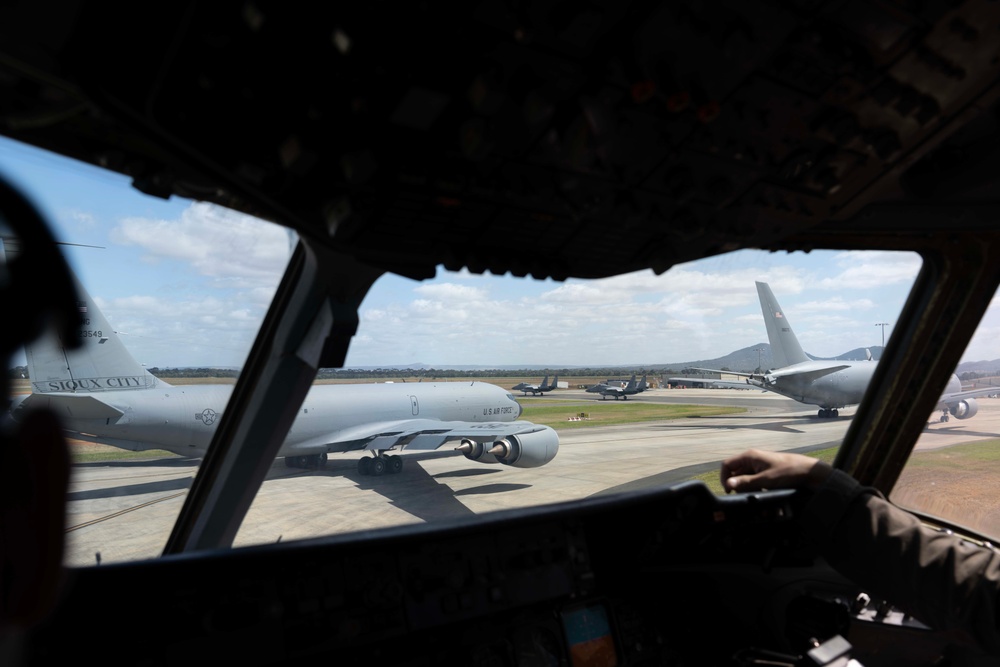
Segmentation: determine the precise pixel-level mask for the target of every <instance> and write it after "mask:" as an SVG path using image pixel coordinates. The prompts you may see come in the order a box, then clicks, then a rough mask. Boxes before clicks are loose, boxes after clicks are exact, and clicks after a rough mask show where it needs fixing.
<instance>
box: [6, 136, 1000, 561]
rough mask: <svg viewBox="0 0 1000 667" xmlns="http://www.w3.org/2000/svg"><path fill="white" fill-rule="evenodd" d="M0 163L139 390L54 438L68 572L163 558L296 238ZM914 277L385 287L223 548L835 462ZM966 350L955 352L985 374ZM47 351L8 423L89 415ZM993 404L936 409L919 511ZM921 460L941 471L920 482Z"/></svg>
mask: <svg viewBox="0 0 1000 667" xmlns="http://www.w3.org/2000/svg"><path fill="white" fill-rule="evenodd" d="M3 145H4V148H5V150H4V151H3V153H2V155H3V158H2V161H0V168H2V169H3V170H4V172H5V173H7V174H8V175H9V176H10V177H11V178H12V180H13V181H14V182H15V183H18V184H19V185H21V187H23V188H24V189H25V190H26V192H28V194H29V195H30V196H31V197H32V198H33V199H34V200H35V201H37V202H38V203H39V204H40V205H41V208H42V209H43V211H45V212H46V213H47V214H48V216H49V218H50V220H51V222H52V224H53V227H54V230H55V233H56V236H57V237H58V238H59V240H60V241H63V242H66V243H71V244H76V245H73V246H67V247H65V248H64V252H65V253H66V255H67V256H68V257H69V259H70V262H71V265H72V267H73V269H74V271H75V272H76V274H77V277H78V279H79V281H80V285H81V287H82V288H83V290H84V296H83V297H81V298H82V300H83V302H85V306H86V307H87V308H88V311H89V312H88V314H89V316H90V317H91V318H92V319H94V321H95V322H96V321H98V320H97V318H98V317H101V318H105V321H106V322H107V324H106V325H103V324H102V326H101V328H96V327H91V329H93V330H94V331H97V332H98V334H99V335H97V338H96V340H97V341H100V340H101V339H108V342H106V343H95V344H96V345H102V344H103V345H107V346H108V348H102V349H110V347H111V346H112V345H113V344H117V345H118V346H119V348H120V350H122V351H124V352H122V354H124V355H127V356H123V357H122V359H120V360H119V362H118V363H120V364H126V365H127V364H131V363H134V364H136V366H135V368H136V369H138V370H135V371H134V375H136V376H141V377H145V374H147V373H148V375H149V376H150V377H151V378H152V380H150V381H149V385H150V386H148V387H146V386H144V388H143V390H141V391H139V390H136V391H132V392H129V391H127V388H126V387H125V386H118V385H115V386H112V385H111V384H109V383H108V382H107V381H106V380H107V378H114V377H126V376H128V377H131V375H129V374H127V373H124V372H122V373H119V372H118V371H119V370H120V369H119V368H118V367H114V366H113V367H112V368H111V370H110V371H108V372H106V373H104V372H102V371H101V369H96V370H95V371H94V373H93V377H94V378H104V380H99V381H98V380H95V382H103V383H104V384H103V385H102V386H100V387H99V388H100V389H101V390H102V391H100V392H99V391H94V392H91V393H90V394H89V396H90V398H93V399H95V401H96V402H94V403H91V405H92V406H96V405H99V406H100V408H99V409H95V410H94V412H93V413H92V414H91V413H88V414H86V415H84V416H83V417H81V419H80V420H77V421H76V422H73V423H71V424H68V425H67V426H69V427H71V428H72V429H73V431H74V432H73V434H71V438H72V440H71V450H72V454H73V461H74V468H73V479H72V488H71V491H70V498H69V519H68V525H67V530H68V550H67V555H66V560H67V563H69V564H71V565H80V566H87V565H94V564H98V563H101V562H114V561H125V560H136V559H145V558H153V557H156V556H158V555H159V554H160V553H162V550H163V548H164V543H165V541H166V539H167V536H168V535H169V533H170V531H171V528H172V525H173V522H174V521H175V520H176V518H177V515H178V512H179V510H180V507H181V504H182V503H183V501H184V498H185V496H186V494H187V492H188V489H189V487H190V485H191V483H192V479H193V477H194V475H195V473H196V471H197V469H198V466H199V464H200V461H201V460H202V457H203V456H204V447H205V446H206V445H207V442H208V440H209V439H210V438H211V434H212V433H213V430H214V428H215V426H216V425H217V422H218V420H219V419H220V416H221V415H222V414H223V413H224V411H225V410H226V401H227V399H228V396H229V393H230V392H231V391H232V387H233V385H234V383H235V381H236V378H237V377H238V375H239V372H240V368H241V366H242V364H243V363H244V359H245V357H246V354H247V352H248V350H249V349H250V346H251V344H252V342H253V339H254V336H255V334H256V331H257V328H258V327H259V325H260V322H261V321H262V319H263V317H264V314H265V312H266V310H267V308H268V305H269V302H270V300H271V298H272V296H273V294H274V292H275V289H276V286H277V285H278V282H279V280H280V279H281V275H282V272H283V271H284V268H285V266H286V264H287V262H288V258H289V256H290V254H291V250H292V248H293V246H294V243H295V238H294V236H293V235H291V234H290V233H289V232H288V231H287V230H285V229H284V228H282V227H280V226H277V225H274V224H271V223H267V222H264V221H261V220H257V219H254V218H251V217H250V216H246V215H243V214H238V213H234V212H232V211H229V210H226V209H222V208H219V207H216V206H211V205H207V204H202V203H197V202H192V201H184V200H178V199H176V198H175V199H171V200H166V201H164V200H160V199H155V198H151V197H147V196H144V195H141V194H139V193H138V192H137V191H136V190H135V189H133V188H131V187H130V186H129V183H128V181H127V180H126V179H124V178H122V177H119V176H115V175H110V174H108V173H105V172H103V171H101V170H99V169H96V168H94V167H88V166H81V165H79V164H76V163H74V162H72V161H69V160H65V159H63V158H57V157H54V156H52V155H49V154H46V153H43V152H41V151H37V150H35V149H31V148H27V147H25V146H23V145H20V144H16V143H14V142H10V141H7V140H4V144H3ZM81 246H92V247H81ZM920 267H921V259H920V257H919V256H918V255H916V254H914V253H908V252H885V251H824V250H814V251H812V252H810V253H791V254H775V253H767V252H762V251H749V250H747V251H739V252H735V253H730V254H724V255H720V256H717V257H712V258H707V259H703V260H700V261H697V262H693V263H689V264H683V265H678V266H675V267H674V268H672V269H670V270H669V271H667V272H665V273H664V274H662V275H656V274H654V273H653V272H652V271H645V272H639V273H630V274H626V275H620V276H617V277H613V278H608V279H603V280H592V281H584V280H576V279H570V280H566V281H564V282H554V281H551V280H546V281H537V280H528V279H517V278H513V277H510V276H503V277H501V276H491V275H473V274H471V273H469V272H467V271H462V272H445V271H439V273H438V276H437V277H436V278H434V279H432V280H427V281H422V282H418V281H414V280H410V279H407V278H402V277H398V276H395V275H392V274H386V275H384V276H383V277H382V278H380V279H379V280H378V281H377V282H376V284H375V285H374V287H373V288H372V289H371V291H370V292H369V294H368V295H367V297H366V298H365V300H364V302H363V303H362V306H361V310H360V313H359V316H360V324H359V327H358V331H357V334H356V335H355V337H354V339H353V341H352V344H351V347H350V350H349V353H348V357H347V362H346V364H345V366H344V368H341V369H332V368H327V369H321V370H320V371H319V373H318V374H317V378H316V381H315V383H314V385H313V387H312V389H311V391H310V393H309V396H308V397H307V398H306V401H305V403H303V405H302V406H301V407H300V408H299V413H298V414H297V416H296V422H295V425H294V426H293V428H292V431H291V432H290V433H289V436H288V439H287V440H286V442H285V443H284V445H283V446H282V449H281V450H280V451H279V453H278V457H277V458H276V459H275V460H274V461H273V463H272V465H271V468H270V471H269V472H268V474H267V477H266V480H265V481H264V483H263V485H262V487H261V488H260V490H259V491H258V493H257V495H256V498H255V500H254V502H253V504H252V506H251V508H250V510H249V512H248V513H247V515H246V517H245V519H244V520H243V522H242V526H241V528H240V530H239V533H238V535H237V537H236V540H235V546H248V545H258V544H270V543H277V542H283V541H289V540H295V539H304V538H313V537H320V536H325V535H333V534H351V533H358V534H361V531H368V530H371V529H377V528H383V527H388V526H400V525H415V524H424V523H432V522H437V521H442V520H449V521H452V520H472V521H474V520H475V519H476V517H477V516H482V515H486V514H488V513H491V512H495V511H497V510H506V509H516V508H524V507H531V506H538V505H545V504H550V503H557V502H563V501H574V500H579V499H582V498H588V497H593V496H607V495H609V494H615V493H619V492H626V491H630V490H635V489H642V488H650V487H660V486H663V485H669V484H674V483H677V482H680V481H684V480H689V479H695V480H702V481H704V482H706V483H707V484H709V485H710V486H711V487H712V488H714V489H715V490H716V491H717V492H721V488H720V487H719V485H718V482H717V480H716V478H717V475H718V466H719V461H720V460H722V459H724V458H726V457H727V456H731V455H733V454H735V453H738V452H740V451H743V450H745V449H747V448H759V449H769V450H790V451H798V452H806V453H809V454H811V455H814V456H817V457H821V458H824V459H826V460H832V459H833V457H834V456H835V454H836V452H837V449H838V447H839V445H840V443H841V441H842V439H843V437H844V434H845V432H846V430H847V428H848V426H849V424H850V423H851V419H852V416H853V414H854V411H855V409H856V406H857V404H858V403H859V402H860V401H861V399H862V396H863V395H864V392H865V389H866V387H867V383H868V381H869V379H870V378H871V374H872V372H873V369H874V368H875V367H876V366H877V365H878V363H879V359H880V357H881V354H882V350H883V349H884V347H885V345H886V344H887V343H888V340H889V338H890V337H891V335H892V333H893V327H894V323H895V321H896V319H897V318H898V316H899V314H900V311H901V310H902V307H903V303H904V302H905V300H906V299H907V296H908V294H909V291H910V289H911V287H912V285H913V283H914V280H915V278H916V275H917V273H918V271H919V270H920ZM105 327H106V328H107V330H105ZM109 333H110V334H111V335H109ZM981 340H983V341H985V342H984V345H985V347H983V346H982V345H980V346H979V347H970V350H969V352H968V353H967V356H970V355H971V356H975V357H976V358H991V357H992V356H995V355H994V354H993V353H991V352H989V349H988V348H989V345H988V341H989V337H988V336H983V337H981ZM116 341H117V342H116ZM43 357H44V355H41V356H39V354H36V353H35V352H32V353H29V354H26V355H25V356H23V357H19V358H17V359H15V361H14V367H13V368H11V369H10V373H11V375H12V377H13V378H14V385H13V386H14V390H15V393H16V394H17V397H16V400H15V410H16V409H17V407H19V406H24V405H26V404H30V401H31V400H36V399H34V398H32V394H44V393H45V392H46V391H48V395H47V400H49V401H53V404H54V405H55V404H60V405H62V404H64V405H66V406H69V405H73V406H78V405H80V404H79V403H78V401H79V399H80V397H81V394H82V393H85V390H86V386H84V385H81V386H79V387H77V390H76V392H75V394H73V395H68V396H66V395H63V394H64V393H65V392H58V391H50V390H47V389H46V387H45V386H41V385H39V382H40V381H42V380H45V381H49V380H53V378H56V376H57V375H58V372H57V371H56V370H53V369H52V368H49V367H47V366H46V365H45V364H44V363H42V362H40V361H39V359H42V358H43ZM95 358H96V357H95ZM968 361H970V362H971V361H972V359H971V358H970V359H969V360H968ZM964 363H965V362H963V364H964ZM33 366H34V370H35V375H32V373H31V369H32V367H33ZM980 366H982V365H981V364H980V365H975V366H969V367H968V368H967V369H966V368H965V366H964V365H963V366H960V367H959V368H958V369H956V373H958V381H959V385H958V389H957V390H956V389H955V388H951V389H950V391H966V390H969V389H972V388H979V387H981V386H982V385H983V384H984V383H987V384H988V383H992V382H994V379H993V378H992V376H990V375H989V371H991V370H992V367H990V368H986V366H982V367H980ZM987 366H988V364H987ZM130 368H131V366H130ZM116 373H118V374H117V375H116ZM984 373H985V374H986V376H983V374H984ZM86 377H90V376H86ZM53 381H54V380H53ZM119 384H121V382H119ZM997 384H998V385H1000V382H997ZM53 386H55V385H53ZM989 386H992V385H989ZM111 390H114V391H111ZM998 391H1000V388H998ZM71 393H72V392H71ZM991 400H997V399H996V398H995V395H993V394H989V393H987V394H986V395H985V396H984V397H983V398H982V399H978V398H977V399H976V402H975V405H976V407H975V408H973V407H971V406H972V405H973V404H972V403H970V402H969V401H967V400H966V399H964V398H962V399H959V400H955V401H951V402H950V403H947V413H946V414H947V416H948V417H949V420H948V421H942V420H941V417H942V416H943V415H944V414H945V413H944V412H941V411H939V412H937V413H935V415H932V416H931V418H930V419H931V423H929V425H928V432H927V434H926V435H925V439H928V438H929V439H930V440H934V444H933V446H928V447H926V449H927V450H928V451H927V452H926V453H924V452H923V451H922V449H923V447H918V449H921V451H920V452H918V454H917V455H915V456H914V460H913V464H912V466H911V467H918V466H922V467H921V470H922V471H923V472H921V473H920V474H921V475H923V477H921V480H920V484H922V485H923V490H922V491H920V492H919V493H921V494H922V495H924V496H926V495H927V489H928V488H931V489H934V488H938V489H947V494H948V495H947V496H945V495H943V494H940V493H938V495H937V500H935V505H934V506H935V507H941V506H943V505H947V504H950V503H951V500H950V498H951V496H952V495H954V494H958V493H959V491H958V489H959V488H960V487H961V488H962V489H964V491H962V492H961V493H962V494H966V495H967V492H968V489H969V488H972V486H970V485H959V486H956V485H955V484H951V483H949V480H948V479H945V478H943V477H940V475H941V474H944V473H943V472H941V471H942V470H944V468H941V466H945V467H948V466H953V465H956V464H955V458H954V457H955V456H957V455H958V454H959V453H960V454H961V457H960V458H961V459H962V461H963V462H964V463H963V465H965V464H967V463H968V461H980V460H982V458H983V457H984V456H986V457H988V452H986V450H987V449H988V448H989V444H988V443H989V442H990V438H991V437H995V436H993V435H991V434H992V431H994V430H995V429H993V428H992V426H990V424H991V422H990V416H989V413H990V407H989V406H990V401H991ZM74 401H77V403H74ZM963 401H964V402H963ZM36 402H37V400H36ZM60 402H62V403H60ZM273 409H275V410H278V409H281V406H278V405H275V406H273ZM984 438H985V439H984ZM930 440H927V442H930ZM921 443H924V440H922V441H921ZM969 443H972V444H969ZM952 445H956V447H957V448H956V447H952ZM960 450H961V451H960ZM931 455H932V456H934V457H936V463H935V466H938V467H936V468H933V470H935V471H936V472H934V473H933V474H931V473H928V472H927V470H928V468H927V467H926V466H924V465H923V464H921V463H919V462H920V461H922V460H923V458H925V457H927V456H931ZM970 457H971V458H970ZM981 474H985V473H981ZM991 474H992V473H991ZM949 479H950V478H949ZM904 482H906V479H905V478H904ZM978 486H981V487H984V488H985V487H991V486H992V485H990V484H988V483H987V482H982V483H978ZM910 488H912V483H910V482H907V483H906V484H903V485H902V488H901V490H900V491H899V493H900V494H903V495H905V496H906V498H909V497H910V496H909V495H907V494H912V493H915V492H913V491H910V490H907V489H910ZM901 497H902V496H901ZM946 497H947V498H949V499H946ZM976 526H977V528H980V529H982V530H985V531H988V532H989V534H993V535H997V534H1000V532H998V531H1000V528H997V526H996V524H995V523H993V524H990V523H986V524H980V523H977V524H976Z"/></svg>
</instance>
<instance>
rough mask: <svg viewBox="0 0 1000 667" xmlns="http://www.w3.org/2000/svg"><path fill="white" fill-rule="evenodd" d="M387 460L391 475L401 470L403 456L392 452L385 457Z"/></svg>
mask: <svg viewBox="0 0 1000 667" xmlns="http://www.w3.org/2000/svg"><path fill="white" fill-rule="evenodd" d="M387 458H388V462H389V466H388V468H389V472H390V473H391V474H393V475H398V474H399V473H401V472H402V471H403V457H402V456H397V455H396V454H393V455H392V456H389V457H387Z"/></svg>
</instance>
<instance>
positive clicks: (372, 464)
mask: <svg viewBox="0 0 1000 667" xmlns="http://www.w3.org/2000/svg"><path fill="white" fill-rule="evenodd" d="M402 470H403V457H402V456H396V455H395V454H391V455H388V456H386V455H379V456H372V457H368V456H366V457H364V458H362V459H359V460H358V474H361V475H374V476H375V477H378V476H381V475H396V474H399V473H400V472H402Z"/></svg>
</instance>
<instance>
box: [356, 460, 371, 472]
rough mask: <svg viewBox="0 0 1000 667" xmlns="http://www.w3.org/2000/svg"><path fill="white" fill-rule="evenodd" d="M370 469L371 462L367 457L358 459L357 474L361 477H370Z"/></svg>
mask: <svg viewBox="0 0 1000 667" xmlns="http://www.w3.org/2000/svg"><path fill="white" fill-rule="evenodd" d="M371 468H372V460H371V459H370V458H368V457H367V456H363V457H361V458H360V459H358V472H359V473H360V474H362V475H370V474H371Z"/></svg>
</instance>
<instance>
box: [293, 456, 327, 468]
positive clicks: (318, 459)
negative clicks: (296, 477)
mask: <svg viewBox="0 0 1000 667" xmlns="http://www.w3.org/2000/svg"><path fill="white" fill-rule="evenodd" d="M326 462H327V456H326V452H324V453H322V454H306V455H304V456H286V457H285V467H287V468H306V469H310V470H322V469H323V468H325V467H326Z"/></svg>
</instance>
